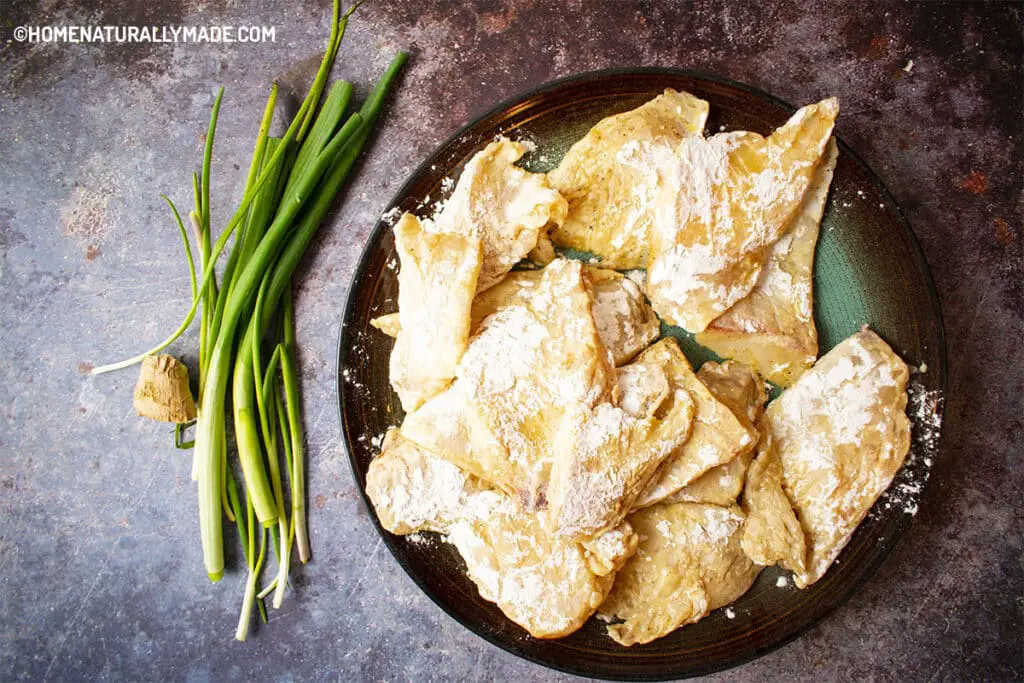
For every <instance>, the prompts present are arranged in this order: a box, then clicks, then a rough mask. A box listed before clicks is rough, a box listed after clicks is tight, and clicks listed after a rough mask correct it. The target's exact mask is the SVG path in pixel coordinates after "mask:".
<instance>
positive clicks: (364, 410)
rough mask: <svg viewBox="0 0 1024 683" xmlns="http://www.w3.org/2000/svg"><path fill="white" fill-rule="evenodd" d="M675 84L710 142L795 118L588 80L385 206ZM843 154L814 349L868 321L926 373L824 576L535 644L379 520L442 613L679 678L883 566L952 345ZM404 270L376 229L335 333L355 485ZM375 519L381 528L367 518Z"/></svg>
mask: <svg viewBox="0 0 1024 683" xmlns="http://www.w3.org/2000/svg"><path fill="white" fill-rule="evenodd" d="M666 87H672V88H676V89H679V90H687V91H689V92H692V93H693V94H695V95H697V96H699V97H702V98H704V99H705V100H707V101H708V102H710V103H711V116H710V120H709V121H708V127H707V131H709V132H716V131H718V130H736V129H743V130H752V131H756V132H759V133H762V134H768V133H770V132H771V131H772V130H773V129H774V128H775V127H777V126H779V125H781V124H782V123H784V122H785V121H786V119H787V118H788V117H789V115H790V114H791V113H792V112H793V111H794V108H793V107H792V106H790V105H789V104H786V103H784V102H781V101H779V100H777V99H775V98H773V97H770V96H768V95H766V94H764V93H762V92H758V91H755V90H753V89H751V88H748V87H746V86H742V85H739V84H736V83H730V82H726V81H722V80H720V79H716V78H710V77H707V76H699V75H695V74H692V73H686V72H681V71H674V70H667V69H631V70H617V71H605V72H599V73H591V74H584V75H581V76H576V77H572V78H568V79H564V80H560V81H555V82H553V83H550V84H548V85H544V86H541V87H540V88H538V89H536V90H534V91H532V92H529V93H527V94H525V95H522V96H520V97H516V98H515V99H512V100H510V101H508V102H505V103H503V104H501V105H499V106H497V107H496V108H494V109H493V110H491V111H490V112H488V113H486V114H484V115H483V116H481V117H480V118H479V119H477V120H476V121H474V122H473V123H471V124H470V125H468V126H466V127H465V128H463V129H462V130H461V131H459V132H458V133H457V134H456V135H455V136H454V137H453V138H451V139H450V140H449V141H448V142H446V143H444V144H443V145H442V146H441V147H440V149H438V150H437V151H436V152H434V154H432V155H431V156H430V158H428V159H427V160H426V161H424V162H423V164H422V165H421V166H420V167H419V168H418V169H417V170H416V172H415V173H413V175H412V177H411V178H410V179H409V181H408V182H407V183H406V184H405V186H404V187H403V188H402V189H401V190H400V191H399V192H398V194H397V195H396V196H395V199H394V201H393V202H392V204H391V207H398V208H399V209H400V210H402V211H416V210H418V209H421V208H422V207H423V206H424V205H426V204H429V203H432V202H434V201H436V200H437V199H439V198H441V197H442V194H443V190H442V180H444V179H445V178H452V179H455V178H457V177H458V174H459V172H460V171H461V168H462V165H463V164H464V163H465V162H466V160H467V159H469V157H471V156H472V155H473V154H474V153H475V152H477V151H478V150H480V149H481V148H483V147H484V146H485V145H486V144H487V143H488V142H489V141H490V140H492V139H493V138H494V136H495V135H498V134H499V133H501V134H505V135H509V136H512V137H514V138H520V139H522V138H526V139H529V140H532V141H533V142H535V143H536V144H537V150H536V152H534V153H532V154H531V155H530V156H529V158H527V159H526V160H525V165H526V166H527V167H528V168H530V169H531V170H536V171H545V170H548V169H550V168H551V167H553V166H554V165H556V164H557V162H558V160H559V159H561V157H562V155H563V154H564V152H565V150H566V149H567V148H568V147H569V146H570V145H571V144H572V143H573V142H575V141H576V140H578V139H579V138H580V137H582V136H583V135H584V134H585V133H586V131H587V130H588V129H589V128H590V127H591V126H593V125H594V124H595V123H597V121H599V120H600V119H601V118H603V117H605V116H608V115H610V114H615V113H618V112H621V111H625V110H628V109H632V108H634V107H636V106H638V105H640V104H641V103H643V102H645V101H646V100H648V99H650V98H652V97H654V96H655V95H657V94H659V93H660V92H661V91H662V90H663V89H664V88H666ZM840 116H842V114H841V113H840ZM839 149H840V156H839V163H838V166H837V167H836V172H835V179H834V181H833V183H832V194H831V197H830V199H829V203H828V208H827V211H826V214H825V217H824V220H823V224H822V233H821V239H820V241H819V244H818V251H817V261H816V268H815V281H814V287H815V315H816V318H817V322H818V330H819V336H820V343H821V352H822V353H824V352H825V351H827V350H829V349H830V348H832V347H833V346H834V345H835V344H837V343H838V342H839V341H841V340H842V339H844V338H845V337H847V336H849V335H850V334H852V333H853V332H856V331H857V329H859V328H860V326H861V325H862V324H864V323H869V324H870V325H871V326H872V328H874V329H875V330H876V331H877V332H878V333H879V334H881V335H882V337H884V338H885V339H886V340H887V341H889V343H890V344H892V346H893V347H894V348H895V350H896V351H897V352H898V353H899V354H900V355H901V356H902V357H903V358H905V359H906V360H907V362H908V363H909V364H910V365H912V366H920V365H921V364H922V363H924V364H925V365H927V371H926V372H924V373H915V374H914V375H913V377H912V387H913V388H912V391H913V394H912V400H911V404H912V409H911V410H910V413H911V418H912V421H913V423H914V428H913V435H914V445H913V447H912V450H911V454H910V456H908V464H907V466H906V467H905V468H904V470H903V471H902V472H901V473H900V475H899V476H898V478H897V481H896V482H895V483H894V485H893V487H892V488H890V491H889V493H887V494H886V496H885V497H883V499H882V500H880V501H879V502H878V503H877V504H876V506H875V508H874V509H873V511H872V513H871V515H870V516H869V517H868V519H866V520H865V521H864V523H863V524H861V526H860V528H858V529H857V532H856V533H855V534H854V536H853V539H852V540H851V541H850V543H849V544H848V545H847V546H846V549H845V550H844V551H843V553H842V554H841V555H840V556H839V559H838V560H837V561H836V564H835V565H834V566H833V567H832V568H831V569H830V570H829V572H828V573H827V574H826V575H825V577H824V578H823V579H821V580H820V581H818V582H817V583H816V584H814V585H813V586H811V587H810V588H807V589H805V590H802V591H801V590H796V589H795V588H794V587H793V586H792V583H791V582H789V583H787V585H786V586H785V587H779V586H777V581H778V579H779V578H780V577H782V576H785V574H784V573H783V572H781V570H778V569H775V568H772V569H768V570H766V571H764V572H762V574H761V576H760V578H759V579H758V580H757V582H756V583H755V584H754V586H753V588H752V589H751V590H750V591H749V592H748V593H747V594H746V595H744V596H743V597H742V598H741V599H740V600H739V601H737V602H736V603H735V604H734V605H733V606H732V609H731V611H730V612H729V613H727V612H726V611H725V610H724V609H719V610H716V611H715V612H713V613H712V614H710V615H709V616H708V617H706V618H705V619H703V620H702V621H700V622H699V623H697V624H694V625H691V626H687V627H685V628H683V629H680V630H677V631H675V632H674V633H671V634H669V635H668V636H666V637H664V638H661V639H660V640H657V641H655V642H653V643H650V644H647V645H642V646H634V647H632V648H624V647H621V646H619V645H617V644H616V643H615V642H613V641H612V640H611V639H609V638H608V637H607V636H606V635H605V631H604V627H603V626H602V625H601V624H600V623H599V622H597V621H596V620H594V619H591V620H590V621H589V622H588V623H587V624H586V625H584V627H583V628H582V629H580V630H579V631H577V632H576V633H574V634H572V635H571V636H569V637H567V638H562V639H560V640H537V639H535V638H532V637H530V636H529V635H528V634H527V633H526V632H525V631H523V630H522V629H521V628H520V627H519V626H517V625H515V624H514V623H512V622H511V621H509V620H508V619H506V618H505V617H504V616H503V615H502V613H501V612H500V611H499V610H498V608H497V607H495V606H494V605H493V604H491V603H489V602H487V601H485V600H483V599H482V598H481V597H480V596H479V594H478V593H477V590H476V587H475V586H474V585H473V583H472V582H471V581H470V580H469V579H468V578H467V577H466V575H465V566H464V564H463V563H462V560H461V558H460V557H459V555H458V553H457V552H456V551H455V549H454V548H453V547H452V546H450V545H448V544H445V543H442V542H440V541H439V540H438V539H431V540H430V542H427V543H424V542H422V541H420V542H411V541H409V540H406V539H403V538H400V537H398V536H393V535H391V534H389V533H387V532H385V531H384V530H383V529H381V528H380V526H379V524H378V531H380V533H381V535H382V536H383V538H384V541H385V542H386V543H387V546H388V548H389V549H390V550H391V552H392V554H394V556H395V559H397V560H398V562H399V564H401V565H402V567H403V568H404V569H405V571H406V572H408V574H409V576H411V577H412V579H413V580H414V581H415V582H416V583H417V584H418V585H419V586H420V588H422V589H423V590H424V591H425V592H426V594H427V595H429V596H430V597H431V599H433V600H434V601H435V602H436V603H437V604H438V605H439V606H440V607H441V608H442V609H444V610H445V611H446V612H447V613H448V614H450V615H451V616H452V617H454V618H455V619H457V620H458V621H459V622H461V623H462V624H463V625H464V626H466V627H467V628H469V629H471V630H472V631H474V632H475V633H477V634H478V635H480V636H482V637H483V638H486V639H487V640H489V641H490V642H492V643H494V644H495V645H498V646H499V647H502V648H504V649H505V650H508V651H509V652H511V653H513V654H516V655H519V656H521V657H525V658H526V659H529V660H532V661H534V662H538V663H540V664H544V665H546V666H550V667H553V668H555V669H560V670H562V671H567V672H570V673H574V674H581V675H585V676H595V677H602V678H613V679H648V680H654V679H668V678H680V677H684V676H693V675H698V674H704V673H709V672H712V671H716V670H720V669H725V668H727V667H731V666H735V665H737V664H740V663H743V662H746V661H748V660H750V659H753V658H754V657H757V656H759V655H761V654H764V653H765V652H768V651H770V650H772V649H774V648H776V647H779V646H780V645H782V644H784V643H786V642H788V641H790V640H792V639H793V638H795V637H796V636H798V635H799V634H801V633H802V632H804V631H805V630H807V629H808V628H809V627H810V626H811V625H813V624H814V623H815V622H817V621H818V620H819V619H821V618H822V617H824V616H825V615H826V614H828V613H829V612H831V611H832V610H833V609H835V608H836V607H837V606H838V605H839V604H841V603H842V602H843V601H844V600H846V599H847V598H848V597H849V596H850V595H851V594H853V593H854V591H856V589H857V587H858V586H860V585H861V584H862V583H863V582H864V581H865V580H866V579H867V578H868V577H869V576H871V574H873V573H874V572H875V570H876V569H877V568H878V566H879V565H880V564H881V563H882V561H883V560H884V559H885V557H886V555H888V554H889V552H890V551H891V550H892V548H893V546H894V545H895V544H896V542H897V539H898V538H899V537H900V535H901V534H902V533H903V531H904V530H905V529H906V527H907V526H908V524H909V523H910V520H911V519H912V515H911V514H910V512H911V511H912V510H913V509H914V500H913V496H914V495H915V492H916V491H917V490H919V488H920V484H922V483H923V482H924V480H925V479H926V478H927V470H928V467H929V466H930V464H931V461H932V458H933V456H934V452H935V450H934V449H935V446H936V445H937V444H936V442H937V438H938V433H937V432H938V425H939V424H940V421H941V390H942V388H943V385H944V381H945V375H946V367H945V364H946V359H945V346H944V342H943V335H942V322H941V319H940V315H939V307H938V303H937V301H936V297H935V292H934V290H933V287H932V282H931V278H930V276H929V274H928V268H927V266H926V264H925V261H924V257H923V256H922V254H921V250H920V248H919V247H918V244H917V242H916V240H915V238H914V235H913V233H912V232H911V230H910V228H909V226H908V225H907V222H906V220H904V218H903V216H902V215H901V214H900V211H899V208H898V207H897V206H896V203H895V202H894V201H893V198H892V196H890V194H889V193H888V192H887V191H886V190H885V188H884V187H883V186H882V184H881V183H880V182H879V180H878V178H877V177H876V176H875V174H874V173H872V172H871V170H870V169H869V168H868V167H867V166H866V165H865V164H864V163H863V162H862V161H861V160H860V159H859V158H858V157H857V156H856V155H855V154H854V153H853V151H852V150H850V148H849V147H847V146H846V145H845V144H843V143H842V142H841V141H840V143H839ZM391 207H389V208H391ZM395 260H396V255H395V250H394V240H393V238H392V233H391V230H390V229H389V227H388V225H387V224H386V223H385V222H383V221H381V222H378V224H377V226H376V228H375V229H374V231H373V234H372V235H371V237H370V240H369V243H368V244H367V246H366V249H365V250H364V252H363V255H362V259H361V260H360V262H359V266H358V268H357V270H356V274H355V277H354V279H353V281H352V285H351V289H350V290H349V297H348V302H347V304H346V307H345V317H344V322H343V324H342V329H341V343H340V350H339V363H338V373H339V379H338V391H339V395H340V404H341V421H342V427H343V430H344V434H345V443H346V445H347V447H348V452H349V457H350V458H351V462H352V470H353V472H354V473H355V477H356V480H357V481H358V483H359V486H360V489H361V490H362V488H363V487H364V485H365V475H366V468H367V466H368V465H369V463H370V460H371V458H372V457H373V456H374V455H375V453H376V450H377V449H376V448H375V444H377V443H378V441H376V440H375V439H376V438H379V436H380V435H382V434H383V433H384V432H385V430H386V429H387V428H388V427H389V426H392V425H397V424H399V423H400V422H401V420H402V410H401V407H400V406H399V403H398V398H397V397H396V396H395V395H394V394H393V393H392V391H391V388H390V386H389V385H388V356H389V354H390V351H391V340H390V339H389V338H388V337H386V336H384V335H383V334H381V333H380V332H378V331H377V330H375V329H373V328H372V327H371V326H370V319H371V318H373V317H375V316H378V315H382V314H384V313H389V312H392V311H394V310H395V307H396V298H397V293H398V281H397V277H396V271H397V268H396V267H395V263H394V262H395ZM666 333H668V334H677V336H682V337H683V339H682V340H681V341H683V342H684V349H685V350H686V351H687V354H688V355H689V356H690V357H691V360H693V361H694V363H695V365H699V363H701V362H703V361H704V360H705V359H707V358H708V357H710V356H709V354H708V353H707V352H706V351H704V350H702V349H701V348H700V347H697V346H696V345H695V344H694V343H693V342H692V341H690V340H689V339H686V338H685V335H684V334H682V333H681V331H680V330H672V329H667V331H666ZM364 498H365V496H364ZM367 504H368V502H367ZM370 515H371V518H373V519H374V520H375V522H376V516H375V515H374V513H373V511H372V508H371V509H370ZM729 614H732V617H730V616H729Z"/></svg>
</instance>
